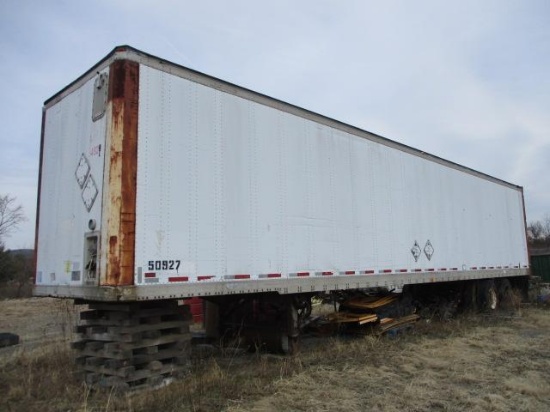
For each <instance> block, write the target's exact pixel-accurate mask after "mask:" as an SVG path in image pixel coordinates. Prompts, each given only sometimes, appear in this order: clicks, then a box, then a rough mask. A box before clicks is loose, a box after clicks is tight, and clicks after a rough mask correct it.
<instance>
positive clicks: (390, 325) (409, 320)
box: [378, 314, 420, 335]
mask: <svg viewBox="0 0 550 412" xmlns="http://www.w3.org/2000/svg"><path fill="white" fill-rule="evenodd" d="M418 319H420V316H418V315H416V314H412V315H409V316H403V317H402V318H397V319H392V318H383V319H380V325H379V327H378V334H380V335H382V334H384V333H386V332H389V331H391V330H396V329H401V328H403V327H405V326H410V325H413V324H415V323H416V321H417V320H418Z"/></svg>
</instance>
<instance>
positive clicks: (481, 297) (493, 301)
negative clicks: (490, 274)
mask: <svg viewBox="0 0 550 412" xmlns="http://www.w3.org/2000/svg"><path fill="white" fill-rule="evenodd" d="M477 305H478V308H479V310H481V311H485V312H491V311H494V310H496V309H497V308H498V307H499V293H498V289H497V286H496V283H495V281H494V279H486V280H480V281H479V283H478V285H477Z"/></svg>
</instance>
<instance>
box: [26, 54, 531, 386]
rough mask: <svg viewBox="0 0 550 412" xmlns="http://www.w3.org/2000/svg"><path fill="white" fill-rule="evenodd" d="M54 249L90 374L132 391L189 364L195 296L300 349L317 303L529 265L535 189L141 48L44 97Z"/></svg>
mask: <svg viewBox="0 0 550 412" xmlns="http://www.w3.org/2000/svg"><path fill="white" fill-rule="evenodd" d="M35 250H36V276H35V287H34V293H35V295H37V296H53V297H58V298H69V299H75V302H76V303H82V304H86V305H88V306H87V309H86V310H83V311H82V313H81V321H80V325H79V326H78V330H77V332H78V340H77V341H76V342H75V343H74V347H75V349H76V350H77V351H78V354H79V356H78V360H79V362H80V363H82V364H83V365H84V368H85V369H86V370H87V371H88V379H89V380H90V381H94V380H100V379H103V380H104V381H105V379H107V381H108V382H118V383H120V382H122V383H124V384H128V385H133V384H141V383H143V382H149V381H150V380H151V379H153V380H154V379H158V378H159V377H160V378H162V377H164V376H166V375H167V374H169V373H172V372H173V371H174V370H176V369H177V365H178V361H179V360H181V356H182V354H183V353H184V352H185V350H184V348H185V347H186V345H187V343H188V336H189V333H188V327H187V324H186V322H185V321H184V320H183V315H182V312H184V311H185V310H184V309H185V308H184V307H183V306H182V305H181V304H178V302H180V303H181V300H183V299H187V298H191V297H201V298H202V299H204V300H205V301H206V302H207V305H206V308H207V311H206V314H205V316H206V332H207V333H208V334H209V335H210V336H213V337H220V336H223V335H224V334H226V333H227V331H228V330H231V329H232V328H233V330H235V329H239V330H240V331H241V332H242V329H243V328H245V329H246V327H247V325H249V324H254V326H253V328H254V329H255V333H257V334H258V335H259V336H261V337H262V338H261V339H264V340H266V341H269V340H271V341H276V342H278V343H280V346H281V348H283V349H285V350H292V349H293V348H294V346H295V343H296V341H297V338H298V336H299V333H300V324H301V322H303V321H304V318H305V317H306V316H307V315H308V314H309V313H310V309H311V298H312V297H314V296H317V295H331V294H333V295H336V294H337V295H339V296H351V295H353V294H356V293H367V294H368V293H371V292H372V293H375V292H376V293H380V292H384V291H385V292H389V291H393V293H404V294H405V293H406V292H408V293H412V292H411V291H414V293H417V292H418V293H424V294H425V293H439V292H440V291H442V292H444V291H446V290H451V289H453V290H454V289H457V288H458V289H460V290H461V291H462V292H464V296H465V295H468V294H469V296H473V297H475V296H479V295H480V293H481V291H483V294H484V297H483V299H484V300H485V301H484V302H483V303H482V304H487V301H490V302H489V305H490V306H491V307H494V306H496V303H497V302H496V301H497V299H498V293H497V292H498V288H499V287H503V286H506V287H507V286H509V285H520V284H523V283H524V282H525V280H526V279H527V276H528V274H529V260H528V251H527V241H526V224H525V211H524V201H523V189H522V188H521V187H519V186H517V185H514V184H511V183H508V182H506V181H503V180H501V179H498V178H495V177H492V176H489V175H487V174H484V173H482V172H479V171H476V170H473V169H471V168H468V167H465V166H462V165H459V164H456V163H453V162H450V161H447V160H445V159H442V158H440V157H437V156H434V155H431V154H429V153H426V152H424V151H421V150H418V149H415V148H412V147H409V146H406V145H404V144H401V143H398V142H396V141H393V140H389V139H387V138H384V137H382V136H379V135H377V134H374V133H371V132H368V131H365V130H362V129H360V128H357V127H354V126H351V125H349V124H345V123H342V122H340V121H338V120H335V119H332V118H329V117H326V116H323V115H320V114H317V113H313V112H311V111H308V110H306V109H303V108H300V107H297V106H294V105H292V104H289V103H286V102H283V101H280V100H277V99H274V98H271V97H268V96H266V95H263V94H260V93H257V92H254V91H252V90H248V89H246V88H243V87H240V86H237V85H235V84H231V83H229V82H226V81H223V80H220V79H218V78H214V77H212V76H208V75H206V74H203V73H200V72H198V71H195V70H192V69H189V68H187V67H184V66H181V65H178V64H174V63H172V62H169V61H166V60H163V59H161V58H158V57H155V56H152V55H150V54H147V53H144V52H142V51H139V50H137V49H134V48H132V47H129V46H119V47H116V48H115V49H114V50H113V51H112V52H110V53H109V54H108V55H107V56H106V57H105V58H103V59H102V60H101V61H99V62H98V63H97V64H96V65H94V66H93V67H92V68H90V70H88V71H87V72H86V73H84V74H83V75H82V76H80V77H79V78H78V79H76V80H75V81H73V82H72V83H70V84H69V85H68V86H66V87H65V88H64V89H62V90H61V91H60V92H58V93H57V94H55V95H54V96H53V97H51V98H50V99H48V100H46V102H45V103H44V108H43V118H42V132H41V146H40V167H39V184H38V207H37V218H36V244H35ZM465 291H468V292H465ZM467 299H468V298H467ZM467 299H466V300H467ZM483 299H481V300H483ZM474 300H475V298H474ZM478 300H480V299H478ZM478 303H480V302H478ZM109 379H110V380H109Z"/></svg>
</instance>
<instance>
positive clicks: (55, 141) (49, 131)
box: [36, 70, 108, 286]
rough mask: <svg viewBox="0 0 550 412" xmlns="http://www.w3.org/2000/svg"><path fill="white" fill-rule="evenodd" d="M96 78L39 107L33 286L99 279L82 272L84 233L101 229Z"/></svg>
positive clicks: (101, 139) (102, 125) (102, 123)
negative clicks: (40, 128) (41, 115)
mask: <svg viewBox="0 0 550 412" xmlns="http://www.w3.org/2000/svg"><path fill="white" fill-rule="evenodd" d="M102 73H108V72H107V71H105V70H104V71H103V72H102ZM96 79H97V77H94V78H92V79H91V80H88V81H86V82H85V83H84V84H82V86H81V87H79V88H77V89H76V90H75V91H74V92H72V93H70V94H68V95H67V96H65V97H63V98H62V99H60V100H59V101H57V102H54V103H53V104H52V105H49V106H47V107H45V109H44V117H45V118H44V125H43V127H44V129H43V142H42V146H43V152H42V156H41V158H42V163H41V165H40V173H41V179H40V180H41V186H40V187H39V199H40V208H39V210H38V222H39V225H38V226H37V230H38V235H37V245H36V250H37V263H36V266H37V267H36V270H37V272H36V285H71V286H81V285H97V284H98V281H99V279H98V277H97V276H96V277H94V278H89V277H88V278H87V276H86V275H87V274H86V271H85V266H86V261H85V260H86V256H85V255H86V249H87V247H86V244H85V243H86V234H90V233H91V232H96V233H98V234H99V232H100V231H101V218H102V198H103V174H104V173H103V169H104V159H105V151H106V149H105V132H106V124H107V116H105V115H104V116H103V117H101V118H99V119H96V120H95V121H94V120H93V119H92V112H93V109H92V106H93V101H94V98H93V96H94V88H95V86H94V84H95V82H96ZM88 209H89V210H88ZM91 220H92V221H94V222H95V229H93V230H91V229H90V221H91Z"/></svg>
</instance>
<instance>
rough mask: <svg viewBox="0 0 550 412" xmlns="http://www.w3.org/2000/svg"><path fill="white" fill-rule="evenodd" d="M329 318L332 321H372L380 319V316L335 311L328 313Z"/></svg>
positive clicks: (362, 322) (362, 323)
mask: <svg viewBox="0 0 550 412" xmlns="http://www.w3.org/2000/svg"><path fill="white" fill-rule="evenodd" d="M327 319H328V321H329V322H331V323H358V324H359V325H364V324H365V323H372V322H376V321H378V316H376V315H375V314H368V313H367V314H365V313H349V312H334V313H330V314H329V315H327Z"/></svg>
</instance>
